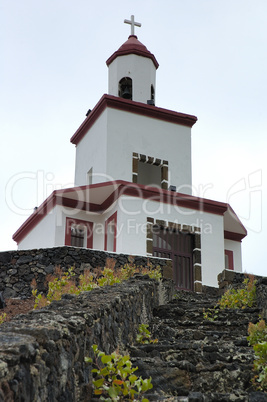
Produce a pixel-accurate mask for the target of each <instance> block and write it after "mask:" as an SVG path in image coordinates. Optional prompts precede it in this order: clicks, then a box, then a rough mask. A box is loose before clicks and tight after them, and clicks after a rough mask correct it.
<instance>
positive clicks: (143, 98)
mask: <svg viewBox="0 0 267 402" xmlns="http://www.w3.org/2000/svg"><path fill="white" fill-rule="evenodd" d="M125 22H126V23H128V24H130V25H131V35H130V36H129V38H128V40H127V41H126V42H125V43H123V45H122V46H121V47H120V48H119V49H118V50H117V51H115V52H114V53H113V54H112V55H111V56H110V57H109V58H108V60H107V61H106V64H107V67H108V77H109V84H108V94H104V95H103V96H102V98H101V99H100V100H99V102H98V103H97V104H96V105H95V107H94V108H93V109H92V110H89V111H88V112H87V114H86V118H85V120H84V121H83V123H82V124H81V125H80V127H79V128H78V129H77V131H76V132H75V133H74V134H73V136H72V138H71V142H72V144H74V145H75V147H76V163H75V186H74V187H73V188H68V189H64V190H55V191H54V192H53V193H52V194H51V195H50V196H49V197H48V198H47V199H46V200H45V201H44V202H43V203H42V205H40V206H39V207H38V208H37V209H35V211H34V212H33V214H32V215H31V216H30V217H29V218H28V219H27V220H26V221H25V222H24V223H23V225H22V226H21V227H20V228H19V229H18V230H17V231H16V233H15V234H14V235H13V239H14V240H15V241H16V242H17V244H18V248H19V249H33V248H49V247H56V246H63V245H66V246H74V247H85V248H93V249H98V250H106V251H109V252H115V253H124V254H130V255H142V256H143V255H146V256H148V257H151V256H156V257H162V258H169V259H172V261H173V271H174V281H175V283H176V285H177V287H178V288H181V289H187V290H196V291H198V290H200V289H201V286H202V284H205V285H209V286H217V275H218V273H220V272H221V271H222V270H223V269H224V268H226V269H230V270H235V271H241V270H242V259H241V241H242V239H243V238H244V237H245V236H246V234H247V232H246V229H245V228H244V226H243V225H242V223H241V222H240V220H239V219H238V217H237V215H236V214H235V212H234V211H233V209H232V208H231V206H230V205H229V204H226V203H223V202H217V201H213V200H209V199H204V198H199V197H195V196H193V195H192V191H191V189H192V173H191V129H192V127H193V126H194V124H195V123H196V121H197V118H196V117H195V116H193V115H189V114H184V113H179V112H176V111H172V110H168V109H163V108H160V107H157V106H156V96H157V93H156V72H157V69H158V67H159V64H158V62H157V59H156V57H155V56H154V55H153V54H152V53H151V52H150V51H149V50H148V49H147V48H146V46H144V45H143V44H142V43H141V42H140V41H139V40H138V38H137V36H136V35H135V32H134V29H135V26H141V24H140V23H137V22H135V21H134V16H131V20H125Z"/></svg>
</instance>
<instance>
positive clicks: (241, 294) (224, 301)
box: [218, 277, 256, 310]
mask: <svg viewBox="0 0 267 402" xmlns="http://www.w3.org/2000/svg"><path fill="white" fill-rule="evenodd" d="M255 304H256V281H255V280H253V277H250V278H245V279H244V281H243V286H242V287H241V288H238V289H229V290H227V291H226V292H225V293H224V295H222V297H221V299H220V300H219V302H218V306H219V308H220V309H222V310H223V309H225V308H234V309H237V308H246V307H253V306H255Z"/></svg>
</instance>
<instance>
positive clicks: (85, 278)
mask: <svg viewBox="0 0 267 402" xmlns="http://www.w3.org/2000/svg"><path fill="white" fill-rule="evenodd" d="M136 273H139V274H141V275H148V276H149V277H150V278H151V279H156V280H160V279H161V278H162V275H161V270H160V267H156V268H152V267H151V266H149V265H148V266H147V267H136V266H135V265H133V264H126V265H125V266H124V267H122V268H120V269H117V270H115V261H113V260H112V259H110V258H109V259H108V261H107V266H106V267H105V268H104V269H103V270H100V269H96V270H95V272H91V271H89V270H87V271H85V272H84V273H83V274H82V275H80V276H79V285H76V283H75V279H74V277H75V273H74V269H73V268H70V269H69V270H68V271H67V272H65V273H63V271H62V269H60V268H59V267H57V271H56V276H50V277H49V280H48V292H47V295H46V296H45V295H44V294H42V293H39V294H38V293H37V288H36V281H34V280H33V281H32V287H33V290H32V294H33V296H34V298H35V304H34V309H36V308H42V307H45V306H47V305H48V304H50V303H51V302H52V301H53V300H60V299H61V298H62V295H63V294H66V293H68V294H76V295H79V294H80V293H81V292H84V291H91V290H92V289H95V288H98V287H101V286H112V285H114V284H116V283H121V282H122V281H124V280H127V279H129V278H131V277H133V276H134V274H136Z"/></svg>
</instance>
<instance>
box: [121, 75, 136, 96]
mask: <svg viewBox="0 0 267 402" xmlns="http://www.w3.org/2000/svg"><path fill="white" fill-rule="evenodd" d="M132 88H133V87H132V79H131V78H130V77H124V78H122V79H121V80H120V82H119V90H118V95H119V97H120V98H124V99H132V93H133V89H132Z"/></svg>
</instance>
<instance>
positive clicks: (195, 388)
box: [0, 247, 267, 402]
mask: <svg viewBox="0 0 267 402" xmlns="http://www.w3.org/2000/svg"><path fill="white" fill-rule="evenodd" d="M111 256H112V258H114V259H115V260H116V264H117V266H121V265H124V264H125V263H128V262H129V261H130V262H133V263H135V264H136V265H146V264H147V258H145V257H137V256H136V257H129V256H126V255H116V254H110V253H105V252H99V251H94V250H85V249H76V248H73V247H58V248H53V249H41V250H28V251H13V252H6V253H0V261H1V271H0V284H1V290H4V291H5V293H6V294H5V295H6V297H8V296H7V295H11V294H12V291H14V292H15V295H20V297H27V295H29V294H30V292H31V286H30V283H31V281H32V279H33V278H36V277H37V279H38V288H39V289H41V290H44V291H45V284H44V279H45V278H46V276H47V274H49V273H53V272H54V269H55V267H56V265H61V266H62V268H64V269H67V268H68V267H69V266H75V270H76V274H77V275H78V274H79V273H81V272H82V271H83V269H85V268H89V269H90V267H91V268H94V267H101V266H102V267H103V266H104V265H105V262H106V258H107V257H111ZM150 262H152V265H153V266H155V265H159V264H160V265H161V267H162V269H163V270H164V271H165V274H166V275H167V276H168V275H171V267H170V266H169V265H168V264H169V263H168V261H165V260H160V259H158V260H157V259H153V261H152V259H150ZM257 279H258V284H257V301H258V305H257V307H255V308H245V309H242V310H230V309H229V310H224V311H220V312H219V313H218V317H217V318H216V319H215V320H214V321H208V320H205V319H204V317H203V308H205V309H206V310H207V309H208V308H212V307H213V306H214V305H215V304H216V302H217V300H218V298H219V296H220V294H221V293H222V291H223V289H226V288H227V287H229V286H238V285H240V284H241V283H242V282H243V280H244V275H242V274H238V273H233V272H231V271H224V272H223V273H222V274H221V275H220V276H219V288H209V287H205V286H203V293H192V292H185V291H178V292H175V289H174V284H173V282H172V280H170V279H164V280H163V282H157V281H155V280H151V279H149V277H148V276H145V277H144V276H138V275H136V276H135V277H134V278H133V279H131V280H129V281H127V282H124V283H122V284H119V285H118V284H117V285H114V286H108V287H105V288H100V289H95V290H93V291H91V292H84V293H82V294H80V295H79V296H75V295H64V296H63V299H62V300H60V301H57V302H53V303H52V304H51V305H50V306H48V307H46V308H44V309H41V310H35V311H32V312H30V313H28V314H25V315H20V316H17V317H15V319H13V320H12V321H11V322H7V323H4V324H2V325H1V326H0V402H1V401H10V402H11V401H21V402H22V401H23V402H32V401H38V402H39V401H40V402H42V401H45V402H47V401H48V402H56V401H62V402H63V401H64V402H65V401H68V402H78V401H81V402H83V401H90V400H94V399H92V398H91V395H92V387H91V371H90V367H89V366H88V365H86V364H85V363H84V357H85V356H87V355H88V353H89V352H90V350H91V346H92V344H94V343H95V344H97V345H98V346H99V348H100V349H101V350H103V351H104V352H105V353H111V352H112V351H114V350H115V349H119V351H120V352H121V353H123V352H124V351H125V350H127V351H128V352H130V355H131V359H132V362H133V364H134V365H137V366H138V367H139V369H138V371H137V374H139V375H142V376H143V377H144V378H145V377H149V376H151V377H152V383H153V389H152V390H151V391H150V394H149V395H148V399H149V400H150V401H158V400H159V401H160V400H169V401H174V402H175V401H180V402H182V401H183V402H186V401H187V402H228V401H234V402H242V401H246V402H264V401H267V397H266V395H265V394H264V393H261V392H256V391H255V389H253V388H252V385H251V378H252V376H253V372H252V367H253V359H254V356H253V350H252V348H251V347H249V346H248V343H247V339H246V337H247V328H248V323H249V322H253V323H256V322H257V321H258V319H259V314H261V315H262V316H263V317H264V318H265V319H266V318H267V316H266V311H267V278H257ZM7 285H9V286H7ZM6 289H8V290H6ZM174 293H175V297H174V298H173V295H174ZM145 321H146V322H147V323H149V325H150V330H151V331H152V337H153V338H158V339H159V342H158V344H149V345H137V344H136V342H135V338H136V333H137V329H138V326H139V324H140V323H144V322H145Z"/></svg>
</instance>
